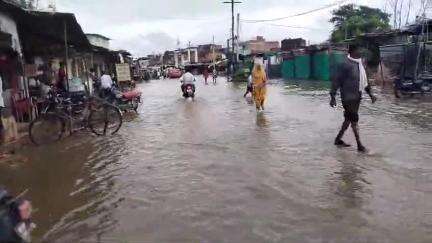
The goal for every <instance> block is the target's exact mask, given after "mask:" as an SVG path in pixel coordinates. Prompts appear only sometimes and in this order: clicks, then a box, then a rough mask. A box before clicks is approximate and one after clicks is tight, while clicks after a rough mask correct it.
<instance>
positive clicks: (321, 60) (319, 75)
mask: <svg viewBox="0 0 432 243" xmlns="http://www.w3.org/2000/svg"><path fill="white" fill-rule="evenodd" d="M345 55H346V54H345V53H344V52H341V51H332V52H331V53H330V54H329V53H328V52H327V51H322V52H317V53H315V54H313V55H299V56H296V57H295V58H294V60H285V61H284V62H283V63H282V77H283V78H284V79H315V80H322V81H329V80H331V79H332V76H333V75H334V74H335V73H336V72H337V67H338V66H339V64H340V63H342V62H343V61H344V60H345Z"/></svg>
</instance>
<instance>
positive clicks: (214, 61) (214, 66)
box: [212, 35, 216, 70]
mask: <svg viewBox="0 0 432 243" xmlns="http://www.w3.org/2000/svg"><path fill="white" fill-rule="evenodd" d="M212 52H213V54H212V58H213V70H214V69H216V56H215V55H216V54H215V37H214V35H213V45H212Z"/></svg>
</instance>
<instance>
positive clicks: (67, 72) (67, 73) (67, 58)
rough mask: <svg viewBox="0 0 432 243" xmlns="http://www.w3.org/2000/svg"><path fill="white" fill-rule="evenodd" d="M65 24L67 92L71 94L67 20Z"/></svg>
mask: <svg viewBox="0 0 432 243" xmlns="http://www.w3.org/2000/svg"><path fill="white" fill-rule="evenodd" d="M63 23H64V41H65V43H64V44H65V58H66V61H65V74H66V88H67V91H68V92H69V71H68V66H69V65H68V60H69V50H68V41H67V38H68V35H67V23H66V20H65V21H64V22H63Z"/></svg>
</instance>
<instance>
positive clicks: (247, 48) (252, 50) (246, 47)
mask: <svg viewBox="0 0 432 243" xmlns="http://www.w3.org/2000/svg"><path fill="white" fill-rule="evenodd" d="M279 50H280V45H279V41H266V39H264V37H262V36H257V37H256V39H254V40H249V41H246V42H243V43H240V45H239V54H241V55H245V56H246V55H253V54H259V53H266V52H270V51H279Z"/></svg>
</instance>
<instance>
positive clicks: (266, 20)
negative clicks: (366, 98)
mask: <svg viewBox="0 0 432 243" xmlns="http://www.w3.org/2000/svg"><path fill="white" fill-rule="evenodd" d="M348 1H349V0H339V1H337V2H335V3H332V4H327V5H324V6H322V7H320V8H316V9H312V10H309V11H306V12H302V13H298V14H294V15H290V16H286V17H279V18H274V19H259V20H243V22H245V23H261V22H273V21H278V20H283V19H288V18H293V17H299V16H303V15H307V14H311V13H314V12H318V11H321V10H324V9H328V8H332V7H335V6H338V5H340V4H343V3H345V2H348Z"/></svg>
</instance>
